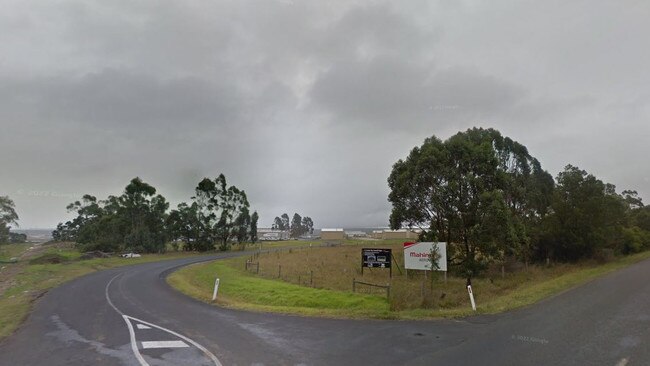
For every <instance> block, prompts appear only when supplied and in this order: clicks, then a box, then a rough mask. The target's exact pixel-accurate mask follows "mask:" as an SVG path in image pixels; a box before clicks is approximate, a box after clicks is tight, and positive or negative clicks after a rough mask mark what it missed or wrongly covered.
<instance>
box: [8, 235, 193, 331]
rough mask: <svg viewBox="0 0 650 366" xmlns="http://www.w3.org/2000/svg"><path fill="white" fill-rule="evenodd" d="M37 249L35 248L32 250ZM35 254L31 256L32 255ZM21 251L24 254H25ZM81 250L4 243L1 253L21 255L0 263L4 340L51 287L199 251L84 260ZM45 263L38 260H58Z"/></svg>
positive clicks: (186, 255) (12, 255) (9, 255)
mask: <svg viewBox="0 0 650 366" xmlns="http://www.w3.org/2000/svg"><path fill="white" fill-rule="evenodd" d="M30 248H34V250H30ZM32 252H34V253H33V254H34V255H28V254H32ZM21 254H23V255H22V256H21ZM80 255H81V254H80V253H79V252H78V251H76V250H74V249H72V248H69V247H67V248H60V247H56V246H49V245H43V246H42V247H41V248H39V247H32V246H31V245H29V244H27V245H23V244H7V245H2V246H0V256H1V258H4V257H9V258H11V257H19V256H20V259H19V261H18V262H17V263H15V264H2V265H0V268H2V269H1V270H0V339H2V338H4V337H6V336H8V335H10V334H11V333H12V332H13V331H14V330H15V329H16V328H18V326H19V325H20V324H21V323H22V322H23V320H24V319H25V317H26V316H27V314H28V313H29V311H30V310H31V307H32V304H33V302H34V300H36V299H37V298H39V297H40V296H42V295H43V294H44V293H45V292H46V291H47V290H49V289H51V288H53V287H56V286H58V285H60V284H62V283H64V282H66V281H69V280H71V279H73V278H77V277H80V276H83V275H85V274H88V273H91V272H95V271H99V270H102V269H108V268H113V267H119V266H125V265H130V264H137V263H145V262H154V261H160V260H165V259H173V258H179V257H188V256H191V255H196V254H187V253H170V254H150V255H143V256H142V257H140V258H119V257H114V258H96V259H88V260H80V259H79V257H80ZM56 261H60V262H61V263H43V264H32V263H38V262H56Z"/></svg>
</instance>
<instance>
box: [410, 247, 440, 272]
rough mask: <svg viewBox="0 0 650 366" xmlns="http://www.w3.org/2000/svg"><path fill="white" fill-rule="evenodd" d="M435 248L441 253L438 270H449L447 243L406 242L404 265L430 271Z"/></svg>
mask: <svg viewBox="0 0 650 366" xmlns="http://www.w3.org/2000/svg"><path fill="white" fill-rule="evenodd" d="M434 248H436V250H437V252H438V254H439V255H440V258H439V259H438V269H437V271H447V243H432V242H426V243H404V267H405V268H406V269H419V270H425V271H430V270H431V253H432V252H433V250H434Z"/></svg>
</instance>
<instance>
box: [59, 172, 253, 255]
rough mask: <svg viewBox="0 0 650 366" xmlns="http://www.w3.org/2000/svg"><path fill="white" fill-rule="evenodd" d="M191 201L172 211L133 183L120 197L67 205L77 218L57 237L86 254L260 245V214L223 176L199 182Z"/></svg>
mask: <svg viewBox="0 0 650 366" xmlns="http://www.w3.org/2000/svg"><path fill="white" fill-rule="evenodd" d="M191 200H192V201H191V202H190V203H185V202H183V203H180V204H179V205H178V206H177V208H176V209H173V210H171V211H169V203H168V202H167V200H166V199H165V198H164V197H163V196H162V195H160V194H156V189H155V188H154V187H152V186H151V185H149V184H147V183H145V182H143V181H142V180H141V179H140V178H134V179H132V180H131V182H130V183H129V184H128V185H127V186H126V188H125V189H124V192H123V193H122V195H121V196H109V197H108V198H107V199H106V200H97V198H96V197H94V196H91V195H84V196H83V198H82V200H81V201H76V202H73V203H71V204H70V205H68V207H67V209H68V211H69V212H75V213H76V214H77V216H76V217H75V218H74V219H72V220H71V221H67V222H66V223H60V224H59V225H57V228H56V230H54V232H53V233H52V236H53V238H54V239H55V240H58V241H74V242H76V243H77V244H78V245H79V246H80V247H81V248H82V249H83V250H102V251H108V252H115V251H127V250H128V251H137V252H147V253H155V252H163V251H165V249H166V244H167V243H168V242H172V243H173V245H175V246H176V247H178V242H179V241H182V242H183V243H184V246H183V248H184V249H185V250H198V251H207V250H212V249H215V247H218V248H219V249H220V250H228V249H229V248H230V245H231V244H232V243H233V242H234V241H237V242H240V243H241V242H245V241H253V242H255V241H256V240H257V221H258V214H257V212H253V214H250V211H249V210H250V208H249V202H248V198H247V197H246V193H245V192H244V191H243V190H240V189H238V188H237V187H235V186H228V185H227V183H226V177H225V176H224V175H223V174H220V175H219V176H218V177H217V178H216V179H214V180H210V179H209V178H204V179H203V180H202V181H200V182H199V184H198V185H197V187H196V188H195V195H194V196H193V197H192V198H191Z"/></svg>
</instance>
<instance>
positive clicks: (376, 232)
mask: <svg viewBox="0 0 650 366" xmlns="http://www.w3.org/2000/svg"><path fill="white" fill-rule="evenodd" d="M383 235H384V230H373V231H372V233H371V234H370V237H371V238H373V239H381V238H382V237H383Z"/></svg>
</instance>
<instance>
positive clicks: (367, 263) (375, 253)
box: [361, 248, 392, 268]
mask: <svg viewBox="0 0 650 366" xmlns="http://www.w3.org/2000/svg"><path fill="white" fill-rule="evenodd" d="M391 259H392V253H391V250H390V249H374V248H363V249H361V267H366V268H390V263H391Z"/></svg>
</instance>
